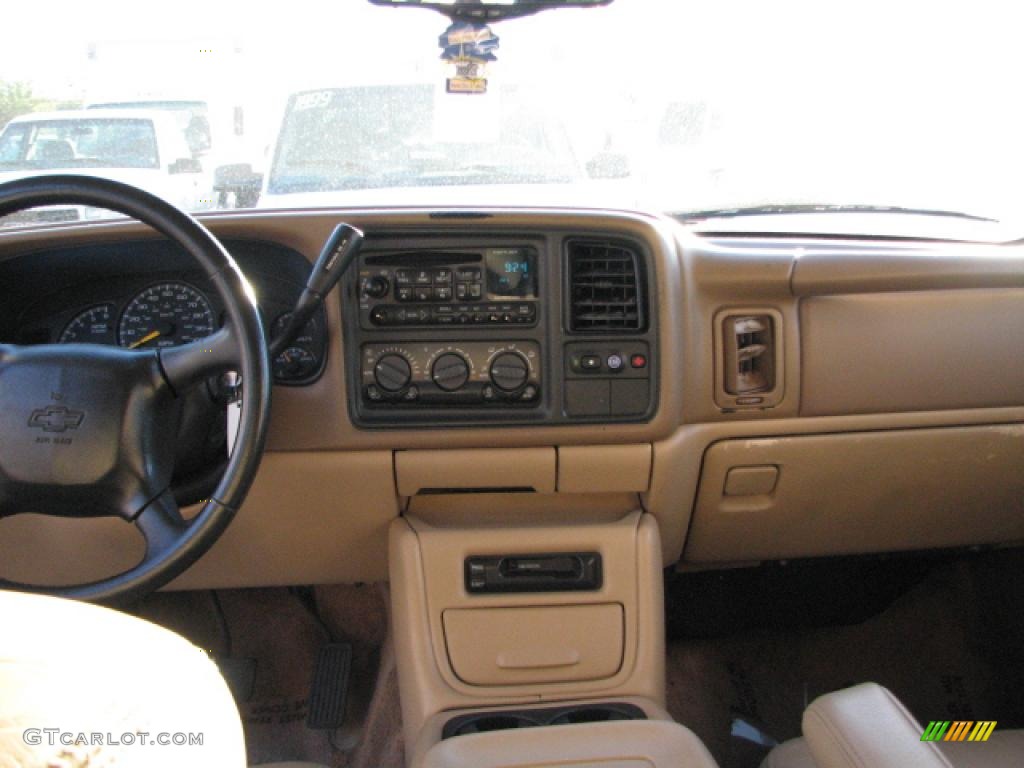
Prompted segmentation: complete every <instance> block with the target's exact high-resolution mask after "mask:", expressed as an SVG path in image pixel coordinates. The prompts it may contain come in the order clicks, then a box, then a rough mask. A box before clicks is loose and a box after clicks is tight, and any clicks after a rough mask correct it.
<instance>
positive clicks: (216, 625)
mask: <svg viewBox="0 0 1024 768" xmlns="http://www.w3.org/2000/svg"><path fill="white" fill-rule="evenodd" d="M386 606H387V591H386V588H382V587H378V586H374V585H368V586H358V587H357V586H338V587H324V588H317V589H316V590H289V589H284V588H279V589H236V590H218V591H217V592H216V593H213V592H182V593H160V594H156V595H152V596H150V597H149V598H147V600H146V601H145V603H144V604H143V606H142V607H141V608H140V611H139V613H140V615H141V616H142V617H144V618H147V619H149V620H151V621H155V622H157V623H159V624H162V625H164V626H167V627H169V628H171V629H174V630H175V631H177V632H179V633H180V634H182V635H184V636H185V637H188V638H189V640H191V641H192V642H193V643H194V644H196V645H198V646H200V647H202V648H204V649H206V650H207V651H208V652H209V653H210V654H211V656H213V657H214V658H215V659H217V660H218V663H220V664H221V669H222V672H223V673H224V675H225V678H226V679H228V681H229V684H230V685H231V687H232V692H233V693H235V695H236V703H237V705H238V709H239V713H240V715H241V717H242V722H243V726H244V729H245V739H246V750H247V753H248V761H249V763H250V764H259V763H269V762H275V761H288V760H299V761H310V762H315V763H319V764H323V765H327V766H332V767H333V768H371V766H372V768H391V766H394V768H400V766H401V765H402V762H403V752H402V742H401V716H400V714H399V707H398V694H397V682H396V681H395V679H394V678H395V673H394V660H393V657H392V655H391V654H390V652H389V651H387V650H384V651H383V652H382V648H381V646H382V645H383V644H384V643H385V640H386V637H387V626H388V624H387V608H386ZM332 641H343V642H348V643H351V645H352V663H351V685H350V696H349V701H348V709H349V712H348V715H347V716H346V723H345V725H344V726H343V727H342V728H339V729H335V730H318V729H312V728H308V727H307V725H306V718H307V715H308V711H309V694H310V689H311V681H312V680H313V676H314V671H315V668H316V662H317V657H318V654H319V652H320V650H321V648H322V647H324V646H325V645H326V644H327V643H329V642H332Z"/></svg>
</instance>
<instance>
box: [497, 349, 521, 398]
mask: <svg viewBox="0 0 1024 768" xmlns="http://www.w3.org/2000/svg"><path fill="white" fill-rule="evenodd" d="M529 375H530V371H529V368H527V366H526V361H525V360H523V358H522V355H517V354H516V353H515V352H503V353H501V354H500V355H498V356H497V357H496V358H494V360H493V361H491V381H493V382H494V386H496V387H498V389H500V390H502V391H504V392H513V391H515V390H517V389H519V388H520V387H521V386H523V384H525V383H526V380H527V379H528V378H529Z"/></svg>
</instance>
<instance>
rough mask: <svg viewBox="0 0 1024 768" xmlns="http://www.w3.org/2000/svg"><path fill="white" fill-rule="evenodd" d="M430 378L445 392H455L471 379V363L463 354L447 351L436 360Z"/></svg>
mask: <svg viewBox="0 0 1024 768" xmlns="http://www.w3.org/2000/svg"><path fill="white" fill-rule="evenodd" d="M430 378H431V379H433V381H434V383H435V384H437V386H439V387H440V388H441V389H443V390H444V391H445V392H454V391H455V390H456V389H459V388H461V387H462V386H464V385H465V383H466V382H467V381H469V364H468V363H467V362H466V361H465V359H464V358H463V357H462V355H457V354H455V353H454V352H446V353H445V354H443V355H441V356H440V357H439V358H437V360H435V361H434V367H433V368H432V369H431V371H430Z"/></svg>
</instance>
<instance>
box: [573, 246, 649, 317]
mask: <svg viewBox="0 0 1024 768" xmlns="http://www.w3.org/2000/svg"><path fill="white" fill-rule="evenodd" d="M568 255H569V330H571V331H584V332H587V331H639V330H643V328H644V325H645V317H644V297H643V283H642V280H641V274H642V273H641V270H640V256H639V254H638V253H637V252H636V251H635V250H634V249H632V248H629V247H627V246H624V245H620V244H616V243H610V242H599V241H589V240H572V241H570V242H569V244H568Z"/></svg>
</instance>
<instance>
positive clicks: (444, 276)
mask: <svg viewBox="0 0 1024 768" xmlns="http://www.w3.org/2000/svg"><path fill="white" fill-rule="evenodd" d="M451 281H452V271H451V270H450V269H448V268H447V267H442V268H441V269H435V270H434V282H435V283H450V282H451Z"/></svg>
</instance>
